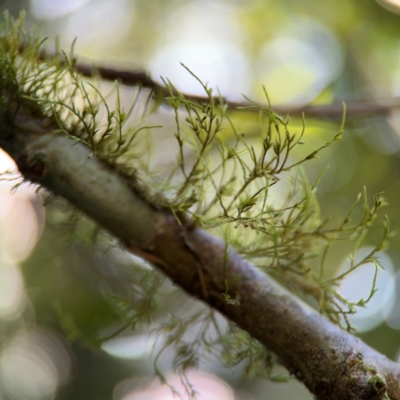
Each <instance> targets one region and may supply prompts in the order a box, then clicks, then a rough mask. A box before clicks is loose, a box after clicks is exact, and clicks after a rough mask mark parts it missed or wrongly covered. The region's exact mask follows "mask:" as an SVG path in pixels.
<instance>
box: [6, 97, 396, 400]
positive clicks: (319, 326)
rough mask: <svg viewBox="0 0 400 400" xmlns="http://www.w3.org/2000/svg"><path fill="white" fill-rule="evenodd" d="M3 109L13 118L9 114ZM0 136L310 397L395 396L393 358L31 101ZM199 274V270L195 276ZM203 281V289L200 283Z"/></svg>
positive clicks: (26, 169) (32, 173)
mask: <svg viewBox="0 0 400 400" xmlns="http://www.w3.org/2000/svg"><path fill="white" fill-rule="evenodd" d="M10 114H12V116H13V117H12V119H11V118H10V117H9V116H10ZM0 126H1V130H0V144H1V145H2V147H3V148H4V149H5V150H6V151H7V152H8V153H9V154H10V155H11V156H12V157H13V158H14V160H15V161H16V163H17V165H18V168H19V170H20V171H21V173H22V174H23V175H24V176H25V178H26V179H29V180H31V181H33V182H37V183H39V184H41V185H42V186H44V187H46V188H48V189H49V190H51V191H52V192H53V193H55V194H56V195H60V196H63V197H64V198H66V199H67V200H68V201H70V202H71V203H72V204H74V205H75V206H76V207H78V208H79V209H81V210H82V211H83V212H85V213H86V214H87V215H88V216H89V217H91V218H93V219H94V220H95V221H96V222H97V223H99V224H100V225H101V226H102V227H104V228H105V229H106V230H108V231H109V232H110V233H112V234H113V235H115V236H116V237H118V238H119V239H120V240H121V241H122V242H123V243H124V244H125V245H126V247H127V249H129V250H130V251H132V252H134V253H136V254H138V255H139V256H141V257H143V258H145V259H147V260H148V261H149V262H151V263H152V264H153V265H155V266H156V267H157V268H159V269H160V270H162V271H163V272H164V273H165V274H167V275H168V276H169V277H170V278H171V279H172V280H173V281H174V282H175V283H176V284H178V285H180V286H181V287H182V288H183V289H184V290H186V291H187V292H188V293H189V294H191V295H192V296H194V297H196V298H198V299H200V300H202V301H203V302H205V303H207V304H209V305H210V306H212V307H214V308H215V309H216V310H218V311H220V312H221V313H222V314H223V315H225V316H226V317H227V318H229V319H230V320H232V321H234V322H235V323H236V324H238V326H240V327H241V328H242V329H244V330H246V331H247V332H249V334H250V335H252V336H253V337H254V338H256V339H258V340H259V341H260V342H261V343H262V344H263V345H265V346H266V347H267V348H268V349H270V350H272V351H273V352H275V353H276V354H277V355H278V357H279V359H280V362H281V363H282V365H284V366H285V367H286V368H287V369H288V371H290V373H292V374H294V375H295V376H296V378H297V379H298V380H300V381H302V382H303V383H304V384H305V385H306V387H307V388H308V389H309V390H310V392H311V393H313V394H315V395H316V397H317V398H318V399H321V400H322V399H323V400H325V399H331V400H343V399H354V400H356V399H357V400H358V399H360V400H361V399H362V400H375V399H384V398H386V399H387V398H388V397H387V396H389V397H390V399H391V400H400V366H399V365H398V364H396V363H394V362H393V361H390V360H389V359H387V358H386V357H385V356H383V355H381V354H379V353H378V352H376V351H375V350H373V349H372V348H370V347H369V346H367V345H366V344H365V343H363V342H362V341H361V340H360V339H358V338H356V337H354V336H352V335H350V334H349V333H347V332H345V331H343V330H341V329H340V328H339V327H337V326H335V325H333V324H332V323H330V322H329V321H328V320H327V319H325V318H324V317H322V316H321V315H319V314H317V313H316V312H315V311H313V310H312V309H310V308H309V307H308V306H307V305H305V304H304V303H302V302H301V301H300V300H299V299H297V298H296V297H294V296H293V295H292V294H290V293H289V292H288V291H287V290H285V289H284V288H282V287H281V286H279V285H278V284H277V283H276V282H274V281H273V280H272V279H270V278H269V277H268V276H267V275H265V274H263V273H261V272H260V271H259V270H258V269H257V268H255V267H254V266H252V265H250V264H249V263H248V262H246V261H245V260H244V259H242V258H241V257H240V256H239V255H238V254H237V253H236V252H235V251H234V250H233V249H230V250H229V258H228V261H227V264H226V272H227V273H226V277H227V279H228V285H229V288H230V295H231V296H232V297H233V298H239V299H240V305H233V304H230V303H229V302H227V301H226V299H225V297H224V295H223V293H224V292H225V275H224V273H223V269H224V268H223V266H224V250H225V243H223V242H222V241H221V240H218V239H215V238H213V237H212V236H210V235H209V234H207V233H206V232H204V231H201V230H200V229H197V228H195V227H192V226H185V225H183V226H180V225H179V224H178V223H177V222H176V220H175V218H174V217H173V215H172V214H170V213H168V212H167V211H165V210H161V209H158V208H157V207H155V206H153V205H151V204H148V203H147V202H146V201H145V200H144V198H143V197H142V196H141V195H140V193H139V192H136V191H135V190H134V189H132V188H131V187H130V186H129V185H128V183H127V181H126V179H125V178H124V176H123V175H121V174H120V173H119V172H118V171H117V170H116V169H113V168H110V167H109V166H108V165H107V164H105V163H104V162H102V161H100V160H99V159H97V158H96V157H95V156H94V155H93V154H91V153H90V150H89V149H88V148H87V147H85V146H84V145H82V144H80V143H76V142H75V141H72V140H70V139H68V138H66V137H63V136H60V135H57V134H52V133H48V132H52V131H56V130H57V126H56V125H55V124H54V123H53V122H51V121H50V120H49V119H47V118H45V117H43V116H41V115H39V114H38V113H35V112H34V110H33V111H32V106H27V101H24V102H22V104H19V106H18V109H17V111H16V110H11V112H7V113H6V112H5V111H4V109H2V110H1V111H0ZM200 274H201V275H202V278H203V279H200ZM204 285H205V287H206V288H207V290H206V291H205V290H204Z"/></svg>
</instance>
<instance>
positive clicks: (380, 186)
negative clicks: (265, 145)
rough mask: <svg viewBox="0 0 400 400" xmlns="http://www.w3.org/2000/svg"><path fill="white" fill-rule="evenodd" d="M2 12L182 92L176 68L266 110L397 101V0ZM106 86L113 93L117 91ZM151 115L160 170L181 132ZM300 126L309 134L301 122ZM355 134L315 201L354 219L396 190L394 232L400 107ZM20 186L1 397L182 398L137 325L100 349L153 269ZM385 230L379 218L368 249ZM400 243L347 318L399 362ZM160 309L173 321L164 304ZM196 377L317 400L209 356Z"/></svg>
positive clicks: (361, 279) (45, 2)
mask: <svg viewBox="0 0 400 400" xmlns="http://www.w3.org/2000/svg"><path fill="white" fill-rule="evenodd" d="M0 9H1V11H3V10H6V9H7V10H9V11H10V13H11V14H12V15H14V16H16V17H17V16H18V14H19V12H20V11H21V10H23V9H24V10H26V12H27V20H26V23H27V27H30V26H33V25H35V26H38V27H39V28H40V30H41V31H42V32H43V35H44V36H47V37H49V40H48V41H47V44H46V46H47V48H48V49H49V50H51V49H53V48H54V46H55V38H56V37H58V41H59V44H60V47H61V48H63V49H66V50H68V49H69V48H70V45H71V42H72V41H73V40H74V38H75V37H77V42H76V45H75V53H76V55H77V56H78V57H79V59H80V60H90V61H93V62H94V63H99V64H101V65H109V66H114V67H119V68H124V69H132V70H148V71H150V73H151V74H152V76H153V78H154V79H155V80H158V81H160V82H161V80H160V76H161V75H162V76H164V77H167V78H169V79H170V80H171V81H172V82H173V83H174V84H175V85H176V86H177V87H178V88H179V89H180V90H182V91H184V92H186V93H193V94H203V93H202V91H201V88H200V86H199V85H198V83H197V82H196V81H195V80H194V79H193V78H192V77H191V76H190V75H189V74H188V73H187V72H186V71H185V70H184V69H183V68H182V67H181V66H180V64H179V62H183V63H184V64H185V65H187V66H188V67H189V68H190V69H191V70H192V71H193V72H194V73H196V75H197V76H199V77H200V78H201V79H202V80H203V81H206V82H208V83H209V85H210V86H212V87H218V89H219V90H220V92H221V93H222V94H223V95H224V96H226V97H227V98H228V99H230V100H236V101H242V100H243V98H242V97H241V93H244V94H246V95H247V96H248V97H250V98H251V99H253V100H256V101H264V100H265V99H264V97H263V93H262V85H265V87H266V89H267V91H268V94H269V96H270V99H271V103H272V106H274V105H275V106H296V107H303V106H305V105H307V104H310V103H312V104H331V103H340V102H342V101H345V102H347V103H351V102H354V101H362V100H368V101H369V102H372V103H374V104H377V105H379V104H380V103H381V102H387V101H388V100H390V101H391V102H392V103H393V104H398V105H399V106H400V98H398V96H399V95H400V93H399V92H400V2H398V1H397V0H379V1H373V0H370V1H363V2H360V1H356V0H328V1H324V2H315V1H311V0H303V1H301V2H299V1H295V0H282V1H280V2H276V1H270V0H246V1H239V0H230V1H228V0H212V1H211V0H210V1H199V0H186V1H183V0H163V1H160V0H151V1H148V0H115V1H106V0H69V1H67V0H65V1H63V0H59V1H51V0H30V1H22V0H21V1H20V0H8V1H7V0H6V1H0ZM103 87H104V89H105V90H106V91H107V90H109V89H110V88H111V84H108V83H104V84H103ZM136 94H137V90H136V89H134V88H122V89H121V96H122V99H124V101H126V104H125V106H126V107H128V106H129V104H130V103H131V101H132V98H134V96H135V95H136ZM232 118H233V119H234V120H235V123H236V125H237V126H238V127H239V129H240V130H243V131H245V132H248V133H249V137H250V140H251V134H252V132H255V131H256V128H255V127H256V126H258V117H257V116H256V115H255V114H251V113H247V112H232ZM149 119H150V121H151V123H156V124H161V125H163V126H164V128H163V129H161V130H158V131H157V135H156V136H155V139H156V141H159V142H161V143H163V146H162V147H163V153H156V157H155V158H156V162H157V163H159V164H160V165H161V164H163V163H165V162H168V159H169V158H168V157H170V156H171V154H174V153H173V152H172V150H171V149H170V148H168V139H166V138H165V137H166V135H168V134H169V135H171V133H173V131H174V116H173V111H172V110H171V109H169V108H166V107H160V108H159V109H158V110H157V112H156V113H155V114H153V115H152V116H151V117H150V118H149ZM306 121H307V125H306V126H307V128H306V132H305V137H304V141H305V142H306V143H305V145H304V146H305V149H304V151H305V152H308V150H310V149H312V148H315V147H318V146H320V145H322V144H323V143H324V142H326V141H327V140H329V139H330V138H331V137H332V136H333V134H334V133H335V132H336V131H337V130H338V127H339V124H340V123H339V121H337V120H329V119H324V120H313V119H310V118H307V115H306ZM293 126H295V127H296V126H298V127H299V129H300V126H301V121H300V120H297V119H296V118H294V120H293ZM164 133H165V134H164ZM344 139H345V140H344V142H342V143H335V144H334V145H333V146H331V147H330V148H328V149H326V150H324V152H323V154H322V157H321V159H320V160H312V161H311V162H310V163H309V164H308V166H307V168H306V172H307V174H308V176H309V177H310V179H311V180H312V179H315V178H316V177H317V176H318V175H319V173H320V171H321V170H322V169H323V168H324V167H325V166H327V165H329V169H328V171H327V172H326V174H325V175H324V177H323V178H322V180H321V182H320V185H319V189H318V193H317V195H318V198H319V201H320V204H321V210H322V215H323V216H324V217H326V216H328V215H330V216H332V217H331V218H332V220H333V221H334V220H335V218H339V217H340V216H343V214H344V213H345V211H346V210H348V208H349V207H350V206H351V204H352V203H353V202H354V199H355V197H356V196H357V194H358V193H359V192H360V191H362V188H363V186H366V187H367V189H368V193H369V196H370V198H371V199H372V195H373V194H374V193H377V192H385V197H386V199H387V200H388V203H389V205H388V207H386V209H385V210H384V212H386V213H387V215H388V216H389V218H390V221H391V226H392V228H393V230H394V231H398V230H399V229H400V228H399V227H400V212H399V211H400V210H399V203H398V198H399V197H400V158H399V156H400V112H399V111H398V108H397V107H394V108H393V111H392V112H391V113H390V114H389V115H386V116H382V115H373V114H372V113H371V115H370V116H368V117H367V118H364V119H358V120H354V119H352V118H351V115H350V116H349V117H348V122H347V124H346V133H345V135H344ZM164 144H165V145H164ZM0 164H1V170H2V171H4V170H7V169H13V168H14V167H13V164H12V162H11V160H9V159H7V157H6V156H5V155H2V158H1V160H0ZM12 186H13V183H12V182H7V181H2V182H0V205H1V207H0V257H1V262H0V335H1V338H2V345H1V357H0V399H27V398H29V399H55V398H57V399H82V400H83V399H84V400H89V399H96V400H99V399H110V398H113V399H115V400H122V399H123V400H128V399H129V400H144V399H169V398H172V397H170V396H172V394H171V391H170V390H169V389H168V390H166V391H165V390H164V388H161V387H159V384H158V381H157V380H154V379H153V376H154V368H153V361H154V357H155V353H156V352H152V350H153V349H154V348H157V346H160V343H157V342H154V339H149V338H148V335H147V334H148V332H147V331H146V330H145V329H144V328H143V327H142V326H138V327H137V329H136V330H135V332H134V333H133V332H131V331H129V330H128V331H125V332H124V334H123V335H122V336H121V337H118V338H116V337H114V338H110V340H106V341H104V339H105V338H107V337H111V336H113V335H114V334H115V333H116V332H117V331H118V329H119V328H120V327H121V316H120V317H119V318H118V316H116V309H118V307H115V302H121V301H122V300H121V299H122V298H125V299H126V302H127V304H129V301H135V298H134V297H132V296H133V295H132V290H131V289H132V287H134V285H135V279H139V278H138V276H137V274H136V275H135V276H133V274H132V266H133V265H136V266H137V268H136V269H135V271H138V270H142V271H144V272H143V275H141V277H142V278H143V277H144V276H146V274H145V271H148V266H146V265H144V264H142V263H141V262H140V261H139V260H138V259H136V258H135V257H133V256H130V255H128V254H126V253H124V252H123V251H122V250H120V249H119V248H118V247H112V248H110V247H109V245H108V244H107V245H106V244H104V245H102V243H109V242H110V239H109V238H106V237H105V234H104V233H102V232H97V230H96V228H95V227H94V226H93V224H92V223H91V222H90V221H88V220H86V219H81V218H78V217H77V214H76V212H75V211H74V210H72V209H71V208H70V207H69V206H68V205H66V204H65V203H64V202H63V201H61V200H59V199H55V200H53V201H51V202H50V204H49V206H48V207H46V208H45V209H44V210H43V208H42V200H43V197H40V198H39V197H38V196H37V194H36V193H35V188H33V187H32V186H29V185H28V184H23V185H22V186H21V187H19V189H18V190H17V191H16V193H15V194H13V195H11V194H10V190H11V188H12ZM382 216H383V215H382ZM96 234H97V235H98V236H99V237H98V238H97V240H96V243H97V245H94V244H93V243H94V242H93V235H96ZM381 234H382V228H381V226H380V224H379V223H377V224H376V227H375V228H374V229H373V231H372V232H371V235H370V237H368V239H367V242H366V244H365V245H366V247H365V248H363V249H361V251H360V252H363V251H364V252H365V251H367V250H368V245H371V244H373V243H376V242H377V241H378V240H379V237H380V235H381ZM399 248H400V235H397V236H394V237H393V238H392V239H391V242H390V248H389V249H388V250H386V251H385V252H382V254H381V262H382V264H383V266H384V268H385V271H384V272H380V273H379V275H378V281H377V282H378V283H377V287H378V292H377V294H376V295H375V297H374V299H373V301H372V302H371V304H370V305H369V307H368V308H367V309H365V310H362V312H360V313H358V314H357V315H356V316H355V317H354V318H353V320H352V321H353V323H354V325H355V326H356V327H357V328H358V332H359V333H358V334H359V335H360V336H361V337H362V339H363V340H365V341H366V342H367V343H368V344H370V345H371V346H373V347H374V348H376V349H377V350H379V351H381V352H382V353H384V354H386V355H387V356H389V357H390V358H392V359H399V354H400V333H399V329H400V311H399V307H398V304H400V302H399V300H400V272H399V269H398V267H397V265H398V260H399V259H400V252H399ZM348 251H349V248H348V247H346V245H344V246H343V247H342V248H338V249H337V250H336V251H335V253H334V255H333V257H331V258H330V260H329V269H330V270H331V271H333V272H332V273H334V272H335V271H336V272H337V271H340V270H341V269H342V268H344V265H345V264H344V263H345V260H346V257H347V256H348ZM139 275H140V274H139ZM372 275H373V268H372V266H368V265H367V266H365V268H363V269H362V270H360V271H358V272H357V273H356V274H352V275H350V276H349V277H348V279H347V280H345V281H344V282H343V285H342V287H341V291H342V293H343V294H344V295H345V296H348V297H350V298H353V299H354V300H355V301H356V300H358V299H359V298H360V297H364V298H365V297H368V293H369V290H370V282H371V280H372ZM154 291H155V292H157V291H158V292H160V293H159V294H157V295H159V296H163V297H162V298H163V299H164V301H167V302H168V309H169V310H174V311H175V312H177V313H178V314H180V315H185V313H188V312H189V310H193V309H196V307H199V306H198V305H197V304H196V302H194V301H192V300H190V299H189V298H188V297H186V296H185V295H184V294H182V293H181V292H180V291H179V290H177V289H176V288H174V287H173V286H172V285H171V284H170V283H169V282H164V281H163V280H162V278H160V281H159V286H158V287H155V288H154ZM105 292H107V293H108V294H110V293H114V292H115V293H119V297H115V298H113V297H112V296H110V295H107V296H105V295H104V293H105ZM158 292H157V293H158ZM148 300H149V302H150V303H151V301H152V299H148ZM150 303H149V304H150ZM147 306H148V304H147ZM119 307H122V306H121V303H119ZM166 307H167V306H166ZM146 310H149V308H146ZM128 311H129V310H128ZM152 312H154V313H155V314H156V315H158V314H160V315H162V310H159V309H157V308H155V309H154V310H152ZM122 327H123V324H122ZM172 351H173V350H167V351H166V354H165V355H164V356H163V359H162V360H161V361H160V364H161V367H162V368H163V369H164V371H168V370H170V368H171V362H170V358H171V353H169V352H172ZM200 370H202V371H203V372H202V373H196V372H193V373H191V375H190V376H189V378H190V380H191V382H193V383H194V384H195V385H196V387H197V388H198V390H199V392H200V393H201V394H200V396H202V397H199V398H202V399H219V400H223V399H242V400H244V399H246V400H251V399H265V398H268V399H278V398H279V399H285V398H293V399H304V400H305V399H311V396H310V394H309V393H308V392H307V391H306V389H304V388H303V387H302V385H301V384H299V383H297V382H296V381H290V382H289V383H287V384H285V383H273V382H269V381H265V380H262V379H255V378H253V379H251V378H246V377H243V374H242V372H243V371H242V366H241V365H238V366H237V367H235V368H232V369H226V368H224V367H223V366H222V365H221V364H220V363H219V362H217V360H214V359H212V358H211V359H207V360H203V361H201V362H200ZM278 373H279V370H278ZM174 379H176V377H175V376H173V375H171V376H170V380H171V382H174ZM176 385H178V386H179V384H178V383H176ZM207 390H209V391H208V392H207Z"/></svg>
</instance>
